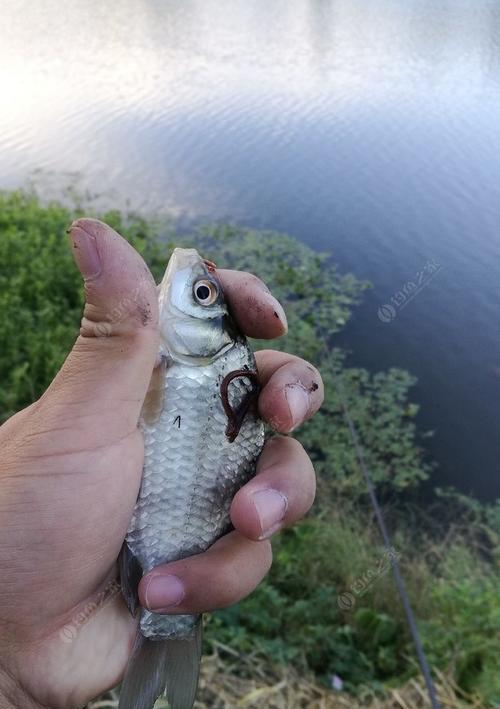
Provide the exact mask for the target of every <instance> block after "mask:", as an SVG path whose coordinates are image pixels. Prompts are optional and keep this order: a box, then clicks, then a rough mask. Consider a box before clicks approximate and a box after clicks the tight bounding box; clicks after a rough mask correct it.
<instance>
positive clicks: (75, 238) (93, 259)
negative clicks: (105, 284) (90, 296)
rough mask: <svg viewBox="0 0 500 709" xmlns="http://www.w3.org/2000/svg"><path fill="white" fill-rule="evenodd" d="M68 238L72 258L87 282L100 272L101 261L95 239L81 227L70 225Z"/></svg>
mask: <svg viewBox="0 0 500 709" xmlns="http://www.w3.org/2000/svg"><path fill="white" fill-rule="evenodd" d="M69 238H70V240H71V244H72V246H73V257H74V259H75V262H76V265H77V266H78V269H79V271H80V273H81V274H82V276H83V277H84V279H85V280H86V281H88V280H89V279H91V278H96V277H97V276H98V275H99V274H100V272H101V259H100V258H99V252H98V251H97V243H96V240H95V237H94V236H92V235H91V234H88V233H87V232H86V231H84V230H83V229H82V228H81V227H79V226H77V225H76V226H74V225H71V226H70V228H69Z"/></svg>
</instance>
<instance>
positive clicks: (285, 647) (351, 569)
mask: <svg viewBox="0 0 500 709" xmlns="http://www.w3.org/2000/svg"><path fill="white" fill-rule="evenodd" d="M77 214H78V210H70V209H68V208H67V207H64V206H62V205H60V204H49V205H43V204H41V203H40V201H39V200H38V199H37V197H36V196H34V195H30V194H26V193H23V192H13V193H0V342H1V343H2V347H1V348H0V380H1V382H2V386H1V388H0V417H1V418H2V419H5V418H7V417H8V416H9V415H10V414H12V413H13V412H14V411H16V410H18V409H20V408H22V407H23V406H25V405H27V404H29V403H30V402H31V401H33V399H35V398H36V397H38V396H39V395H40V394H41V393H42V392H43V391H44V389H45V387H46V386H47V384H48V383H49V382H50V380H51V378H52V377H53V375H54V373H55V372H56V371H57V369H58V367H59V366H60V364H61V363H62V361H63V359H64V357H65V354H66V353H67V351H68V349H69V348H70V347H71V343H72V342H73V339H74V338H75V336H76V333H77V330H78V326H79V319H80V315H81V308H82V286H81V280H80V277H79V274H78V273H77V271H76V268H75V267H74V265H73V262H72V258H71V254H70V249H69V248H68V246H67V244H66V236H65V230H66V228H67V226H68V224H69V223H70V222H71V220H72V218H74V216H75V215H77ZM102 218H103V219H104V220H105V221H107V222H108V223H110V224H112V225H113V226H115V227H116V228H117V229H118V230H119V231H120V232H121V233H122V234H123V235H124V236H125V237H126V238H128V239H129V240H130V241H131V243H133V245H134V246H135V247H136V248H137V249H138V250H139V251H140V252H141V253H142V254H143V255H144V258H145V259H146V261H147V263H148V264H149V265H150V267H151V268H152V270H153V273H154V274H155V276H156V277H157V278H159V277H160V276H161V274H162V272H163V270H164V267H165V264H166V261H167V259H168V255H169V253H170V250H171V248H172V246H173V245H174V244H176V245H179V244H189V245H196V246H197V247H198V248H199V249H200V251H201V252H202V253H203V255H204V256H206V257H208V258H211V259H213V260H215V261H217V262H218V263H219V264H220V265H224V266H229V267H234V268H244V269H247V270H250V271H253V272H254V273H256V274H257V275H259V276H260V277H261V278H263V280H265V281H266V282H267V283H268V284H269V285H270V286H271V287H272V289H273V291H274V292H275V293H276V294H277V296H278V297H279V298H280V300H281V301H282V303H283V304H284V306H285V309H286V312H287V315H288V319H289V325H290V327H289V334H288V335H287V337H285V338H283V340H281V341H279V342H278V343H276V344H277V346H278V347H280V348H282V349H287V350H289V351H291V352H295V353H297V354H300V355H301V356H305V357H307V358H309V359H311V360H312V361H314V362H315V363H316V364H317V365H318V366H319V367H320V369H321V371H322V374H323V377H324V379H325V385H326V401H325V405H324V406H323V408H322V410H321V411H320V413H319V414H318V415H317V416H316V417H315V418H314V420H312V421H311V422H309V423H308V424H307V425H306V426H304V427H303V428H302V429H301V431H300V432H299V438H300V440H301V441H302V442H303V443H304V445H305V446H306V448H307V449H308V451H309V453H310V455H311V457H312V458H313V461H314V463H315V466H316V470H317V472H318V477H319V487H318V490H319V492H318V500H317V503H316V505H315V508H314V511H313V513H312V514H311V515H310V516H309V517H308V518H307V520H305V521H304V522H303V523H302V524H300V525H298V526H297V527H296V528H294V529H293V530H289V531H287V532H286V533H284V534H282V535H281V536H280V538H279V539H278V540H277V541H276V544H275V563H274V565H273V569H272V571H271V573H270V574H269V576H268V578H267V579H266V581H265V582H264V583H263V584H262V585H261V586H260V587H259V588H258V589H257V591H256V592H255V593H254V594H252V596H251V597H250V598H248V599H247V600H245V601H243V602H242V603H240V604H238V605H237V606H235V607H233V608H230V609H228V610H226V611H224V612H221V613H218V614H215V615H214V616H212V617H211V618H210V620H209V622H208V626H207V633H206V642H207V645H208V648H207V649H210V647H211V646H212V647H213V646H214V643H215V642H217V643H221V642H222V643H224V644H226V645H228V646H230V647H232V648H234V649H235V650H238V651H242V652H245V653H247V652H252V653H258V654H259V657H261V658H264V659H265V658H268V661H269V662H276V661H279V662H281V663H286V664H288V665H289V666H293V667H294V668H295V670H296V671H298V672H309V671H313V672H314V673H315V674H316V676H317V678H318V681H320V682H324V683H325V684H326V683H328V682H329V679H330V678H331V676H332V675H333V674H336V675H338V676H340V677H341V678H342V679H343V680H344V682H345V687H346V688H347V689H348V690H349V691H351V692H353V693H356V692H357V693H360V692H364V691H365V690H366V689H367V688H368V689H369V690H370V691H375V692H377V691H381V690H382V689H383V688H384V687H390V686H397V685H401V684H404V683H405V682H406V681H407V680H408V678H410V677H411V676H414V675H415V674H417V669H416V664H415V658H414V653H413V649H412V646H411V643H410V639H409V635H408V631H407V627H406V623H405V620H404V617H403V613H402V609H401V604H400V602H399V599H398V597H397V595H396V592H395V588H394V584H393V581H392V577H391V572H390V570H388V567H387V563H386V560H385V559H384V550H383V548H382V546H381V543H380V537H379V534H378V531H377V529H376V527H375V526H374V522H373V517H372V513H371V511H370V508H369V506H368V504H367V496H366V489H365V484H364V482H363V479H362V476H361V474H360V471H359V467H358V464H357V460H356V456H355V454H354V450H353V446H352V442H351V440H350V436H349V432H348V429H347V426H346V424H345V420H344V417H343V412H342V405H341V404H342V402H341V397H340V391H339V387H338V384H339V382H340V383H341V385H342V390H343V392H344V394H343V396H344V398H345V401H346V402H347V404H348V406H349V410H350V412H351V416H352V418H353V419H354V422H355V425H356V427H357V430H358V431H359V434H360V436H361V439H362V442H363V445H364V449H365V452H366V457H367V461H368V463H369V465H370V469H371V470H372V473H373V477H374V480H375V481H376V483H377V487H378V490H379V492H380V494H381V496H382V499H392V500H394V499H397V500H398V503H397V506H396V508H395V506H394V502H393V503H392V507H391V509H390V510H389V512H388V519H389V522H390V524H391V527H392V529H393V543H394V548H395V550H396V552H397V553H398V555H399V558H400V563H401V566H402V569H403V572H404V575H405V578H406V581H407V585H408V589H409V593H410V597H411V600H412V602H413V605H414V608H415V612H416V615H417V618H418V619H419V627H420V630H421V632H422V636H423V639H424V644H425V647H426V650H427V653H428V655H429V659H430V661H431V663H432V665H433V666H434V667H435V668H438V669H440V670H443V671H445V672H448V673H450V675H451V676H452V677H453V678H454V681H455V682H456V683H457V684H458V685H459V687H461V688H462V689H463V690H464V691H467V692H470V693H477V694H479V695H480V696H481V697H482V698H483V701H484V702H485V704H487V703H489V704H490V705H493V703H494V701H497V702H500V679H499V677H500V672H499V671H498V664H497V663H498V658H499V657H500V598H499V592H498V572H499V565H500V552H499V551H498V550H499V549H500V544H499V543H498V542H499V539H500V536H499V530H500V507H499V506H491V507H483V506H481V505H479V504H478V503H477V502H474V501H473V500H470V499H469V498H466V497H463V496H458V495H453V494H452V495H448V496H446V497H445V499H444V500H443V501H442V503H441V508H440V509H439V511H437V512H436V515H438V516H441V515H442V513H443V511H446V512H447V514H448V519H449V520H454V522H453V525H451V522H450V524H447V525H442V526H439V525H438V526H437V527H436V526H435V525H434V524H429V523H428V522H427V521H426V519H425V514H424V513H425V510H423V509H421V510H420V511H417V513H415V511H414V508H413V507H410V505H409V502H408V494H409V492H411V491H412V490H414V489H416V488H418V485H419V483H420V482H421V481H422V480H424V479H426V478H427V477H428V476H429V474H430V473H431V472H432V465H431V464H430V463H429V461H428V460H427V459H426V456H425V453H424V445H425V436H424V435H423V434H422V433H421V432H419V431H418V430H417V428H416V426H415V415H416V413H417V410H418V407H417V405H416V404H415V403H413V402H412V401H411V394H410V392H411V387H412V385H413V384H414V382H415V380H414V378H413V377H412V376H411V375H410V374H409V373H408V372H405V371H403V370H400V369H390V370H388V371H387V372H379V373H376V374H370V373H369V372H367V371H366V370H364V369H360V368H349V367H346V365H345V362H344V357H343V354H342V352H340V351H335V352H333V353H330V352H328V348H327V347H325V342H328V341H329V339H330V338H331V337H332V336H333V335H334V334H335V333H336V332H337V331H338V330H339V329H340V328H342V327H343V326H344V325H345V323H346V322H347V321H348V319H349V317H350V314H351V311H352V309H353V308H354V307H355V305H356V303H358V302H359V300H360V298H362V294H363V290H364V289H365V288H366V287H367V284H366V283H362V282H360V281H359V280H358V279H356V278H355V277H354V276H352V275H349V274H341V273H339V272H338V270H337V269H336V268H335V266H334V265H332V262H331V260H330V259H329V258H327V257H326V256H324V255H318V254H316V253H314V252H313V251H311V250H310V249H309V248H307V247H305V246H304V245H302V244H299V243H298V242H296V241H294V240H293V239H291V238H290V237H287V236H285V235H282V234H276V233H273V232H257V231H253V230H249V229H243V228H238V227H234V226H209V227H206V228H204V229H202V230H199V231H197V232H195V233H193V234H184V235H182V236H181V235H176V234H175V232H174V230H173V228H172V225H171V224H170V223H168V222H159V221H156V220H147V219H144V218H141V217H138V216H134V215H128V216H126V217H125V216H124V215H121V214H119V213H116V212H110V213H108V214H106V215H102ZM263 250H264V252H265V254H266V258H265V259H263V258H262V257H261V253H262V251H263ZM256 344H258V343H256ZM457 520H459V521H460V524H458V523H457ZM346 592H347V593H350V594H351V596H353V598H354V605H353V607H352V608H350V609H347V608H345V607H341V606H340V605H339V601H338V598H339V594H342V593H346ZM246 671H247V670H245V669H244V668H242V669H241V672H242V673H244V672H246Z"/></svg>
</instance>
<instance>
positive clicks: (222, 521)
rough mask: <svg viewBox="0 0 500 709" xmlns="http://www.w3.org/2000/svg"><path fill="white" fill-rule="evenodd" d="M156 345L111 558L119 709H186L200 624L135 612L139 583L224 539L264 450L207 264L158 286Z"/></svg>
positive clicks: (251, 391)
mask: <svg viewBox="0 0 500 709" xmlns="http://www.w3.org/2000/svg"><path fill="white" fill-rule="evenodd" d="M158 301H159V329H160V345H159V351H158V356H157V366H156V367H155V369H154V371H153V374H152V377H151V382H150V385H149V389H148V393H147V395H146V398H145V401H144V404H143V407H142V411H141V416H140V421H139V428H140V430H141V431H142V434H143V437H144V465H143V473H142V481H141V486H140V491H139V494H138V498H137V502H136V505H135V508H134V512H133V516H132V519H131V522H130V526H129V528H128V531H127V534H126V538H125V541H124V544H123V547H122V551H121V554H120V558H119V568H120V579H121V588H122V594H123V597H124V599H125V602H126V603H127V606H128V608H129V610H130V612H131V613H132V614H133V615H136V614H137V613H139V626H138V632H137V637H136V641H135V645H134V648H133V650H132V655H131V657H130V660H129V662H128V666H127V669H126V671H125V676H124V680H123V682H122V686H121V692H120V700H119V709H152V707H153V705H154V703H155V700H156V699H157V698H158V697H159V696H160V695H162V694H164V693H166V696H167V699H168V701H169V706H170V708H171V709H191V707H192V706H193V703H194V700H195V696H196V691H197V684H198V675H199V666H200V658H201V634H202V618H201V616H199V615H188V614H178V615H163V614H158V613H153V612H151V611H149V610H147V609H145V608H139V604H138V595H137V588H138V584H139V581H140V579H141V577H142V575H143V574H145V573H147V572H149V571H151V569H153V568H154V567H156V566H158V565H159V564H165V563H167V562H172V561H176V560H178V559H183V558H185V557H188V556H192V555H193V554H199V553H201V552H204V551H206V550H207V549H208V548H209V547H210V546H211V545H212V544H213V543H214V542H215V541H216V540H217V539H219V538H220V537H221V536H222V535H224V534H225V533H227V532H228V531H229V530H230V529H231V521H230V516H229V509H230V506H231V502H232V499H233V497H234V495H235V493H236V492H237V491H238V490H239V488H240V487H241V486H242V485H244V484H245V483H246V482H247V481H248V480H249V479H250V478H251V477H252V476H253V475H254V474H255V467H256V462H257V459H258V457H259V454H260V452H261V450H262V447H263V445H264V437H265V432H264V423H263V421H262V419H261V418H260V417H259V414H258V409H257V398H258V393H259V383H258V374H257V367H256V362H255V357H254V354H253V352H252V350H251V348H250V346H249V344H248V342H247V340H246V338H245V337H244V335H243V334H242V333H241V332H240V330H239V329H238V327H237V325H236V322H235V321H234V318H233V317H232V316H231V312H230V310H229V308H228V304H227V302H226V299H225V297H224V292H223V289H222V286H221V283H220V281H219V279H218V277H217V271H216V268H215V265H214V264H213V263H212V262H211V261H206V260H204V259H203V258H202V257H201V256H200V255H199V254H198V252H197V251H196V250H195V249H184V248H176V249H174V251H173V253H172V255H171V257H170V259H169V262H168V265H167V268H166V271H165V275H164V277H163V280H162V282H161V284H160V286H159V287H158Z"/></svg>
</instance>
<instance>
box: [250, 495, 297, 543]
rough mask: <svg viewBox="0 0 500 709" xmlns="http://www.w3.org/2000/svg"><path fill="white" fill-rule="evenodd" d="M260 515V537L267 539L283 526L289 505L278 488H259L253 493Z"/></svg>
mask: <svg viewBox="0 0 500 709" xmlns="http://www.w3.org/2000/svg"><path fill="white" fill-rule="evenodd" d="M252 498H253V503H254V505H255V510H256V512H257V515H258V517H259V522H260V528H261V531H262V534H261V535H260V537H259V539H267V537H270V536H271V534H273V532H276V530H278V529H279V528H280V527H281V523H282V522H283V519H284V518H285V513H286V510H287V507H288V500H287V499H286V497H285V496H284V495H282V494H281V492H278V491H277V490H271V489H269V490H258V491H257V492H254V493H253V495H252Z"/></svg>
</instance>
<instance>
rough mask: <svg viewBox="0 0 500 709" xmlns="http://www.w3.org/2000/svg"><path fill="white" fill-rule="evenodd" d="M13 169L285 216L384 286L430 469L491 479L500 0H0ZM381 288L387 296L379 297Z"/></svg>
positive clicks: (5, 169) (393, 357) (359, 320)
mask: <svg viewBox="0 0 500 709" xmlns="http://www.w3.org/2000/svg"><path fill="white" fill-rule="evenodd" d="M0 20H1V21H0V97H1V98H0V187H13V186H18V185H24V184H26V181H27V179H28V177H29V176H30V175H32V174H33V171H34V170H37V169H42V170H43V175H42V177H40V176H39V177H38V183H39V184H43V185H44V189H46V190H47V189H49V187H48V186H50V189H52V190H53V191H55V192H56V193H57V191H58V190H60V188H61V186H62V185H64V184H66V183H67V182H68V181H73V180H75V179H76V180H77V181H78V184H79V186H80V188H82V189H84V188H88V189H90V190H91V191H93V192H98V193H100V194H103V195H104V196H103V197H102V199H103V200H104V202H106V204H107V205H108V206H109V205H110V204H113V205H115V204H116V205H118V206H122V205H123V204H127V203H128V204H131V205H132V206H133V207H135V208H139V209H142V210H145V211H165V212H169V213H172V214H174V215H175V216H177V217H179V218H181V219H185V220H191V219H204V218H210V219H214V218H216V219H225V218H230V219H232V220H237V221H239V222H241V223H245V224H249V225H254V226H257V227H266V228H272V229H277V230H282V231H285V232H288V233H290V234H292V235H293V236H296V237H298V238H299V239H301V240H303V241H305V242H306V243H308V244H310V245H311V246H313V247H314V248H317V249H320V250H327V251H330V252H331V253H332V254H333V256H334V258H335V260H336V261H337V262H338V263H339V264H340V266H341V268H342V269H343V270H351V271H353V272H354V273H356V274H357V275H358V276H360V277H361V278H367V279H369V280H370V281H372V283H373V285H374V288H373V289H372V290H371V291H370V292H369V293H368V294H367V296H366V298H365V300H364V303H363V305H362V306H361V307H360V308H359V309H358V310H357V311H356V313H355V317H354V318H353V320H352V322H351V323H350V324H349V326H348V327H347V328H346V330H345V332H344V333H343V334H342V335H341V336H340V337H339V339H338V342H339V343H340V344H342V345H343V346H347V347H349V348H351V349H352V351H353V354H352V358H351V361H353V362H355V363H357V364H362V365H365V366H368V367H369V368H371V369H373V370H378V369H385V368H387V367H390V366H401V367H405V368H408V369H409V370H411V371H412V372H413V373H415V374H416V375H417V376H418V377H419V384H418V387H417V388H416V389H415V390H414V397H415V398H416V399H417V400H418V401H419V403H420V404H421V406H422V411H421V414H420V418H419V423H420V425H421V426H422V427H424V428H426V429H433V430H434V431H435V432H436V433H435V436H434V438H433V439H432V440H431V441H430V443H429V447H430V452H431V454H432V455H433V456H434V457H435V458H436V459H437V461H438V462H439V469H438V471H437V472H436V475H435V479H436V481H437V482H439V483H440V484H442V485H447V484H454V485H456V486H457V487H458V488H460V489H461V490H464V491H466V492H468V491H472V492H474V493H475V494H477V495H479V496H480V497H482V498H483V499H493V498H494V497H498V496H500V465H499V438H500V436H499V430H498V428H499V424H500V416H499V413H498V412H499V408H498V402H499V400H500V332H499V315H500V295H499V285H500V234H499V231H500V3H498V2H496V0H448V1H446V0H432V1H431V0H378V1H377V0H364V1H362V0H338V1H336V0H294V1H293V2H292V1H291V0H253V2H249V0H182V2H181V1H180V0H162V1H161V2H160V0H120V2H119V3H103V2H98V1H97V0H65V2H64V3H61V2H59V1H56V0H44V2H40V3H34V2H32V1H31V0H0ZM384 305H389V306H391V308H392V309H391V308H387V307H386V308H383V309H382V310H380V311H379V308H380V307H381V306H384Z"/></svg>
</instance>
